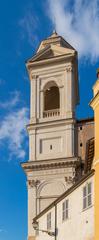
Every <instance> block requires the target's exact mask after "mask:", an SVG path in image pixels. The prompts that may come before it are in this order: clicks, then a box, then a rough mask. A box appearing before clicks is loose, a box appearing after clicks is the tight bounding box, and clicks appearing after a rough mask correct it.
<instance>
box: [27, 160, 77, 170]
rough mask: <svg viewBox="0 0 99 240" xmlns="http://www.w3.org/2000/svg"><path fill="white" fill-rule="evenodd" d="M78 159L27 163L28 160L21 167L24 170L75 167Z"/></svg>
mask: <svg viewBox="0 0 99 240" xmlns="http://www.w3.org/2000/svg"><path fill="white" fill-rule="evenodd" d="M78 163H79V162H78V160H77V159H75V160H71V161H70V160H69V161H68V160H67V161H61V162H53V163H42V161H41V163H39V164H37V163H35V164H31V163H30V164H29V162H28V163H27V164H24V166H23V168H24V170H33V171H37V170H47V169H48V170H49V169H56V168H64V167H76V166H77V165H78Z"/></svg>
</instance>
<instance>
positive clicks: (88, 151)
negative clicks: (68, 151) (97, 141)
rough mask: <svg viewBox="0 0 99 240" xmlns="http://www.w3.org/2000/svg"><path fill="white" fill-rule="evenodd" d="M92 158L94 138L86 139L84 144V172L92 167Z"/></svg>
mask: <svg viewBox="0 0 99 240" xmlns="http://www.w3.org/2000/svg"><path fill="white" fill-rule="evenodd" d="M93 158H94V138H91V139H89V140H88V141H87V144H86V159H85V172H86V173H87V172H89V171H90V170H91V168H92V162H93Z"/></svg>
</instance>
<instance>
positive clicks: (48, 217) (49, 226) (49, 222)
mask: <svg viewBox="0 0 99 240" xmlns="http://www.w3.org/2000/svg"><path fill="white" fill-rule="evenodd" d="M50 229H51V212H50V213H48V214H47V230H50Z"/></svg>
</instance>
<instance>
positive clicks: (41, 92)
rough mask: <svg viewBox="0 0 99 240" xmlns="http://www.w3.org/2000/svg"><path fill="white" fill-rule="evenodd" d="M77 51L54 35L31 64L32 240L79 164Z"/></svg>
mask: <svg viewBox="0 0 99 240" xmlns="http://www.w3.org/2000/svg"><path fill="white" fill-rule="evenodd" d="M77 62H78V58H77V51H76V50H75V49H74V48H73V47H72V46H71V45H70V44H69V43H67V42H66V41H65V40H64V39H63V38H62V37H61V36H59V35H58V34H57V33H56V32H54V33H53V34H52V35H51V36H50V37H49V38H47V39H46V40H44V41H42V42H41V44H40V46H39V48H38V50H37V52H36V54H35V55H34V56H33V57H32V58H31V59H29V60H28V61H27V63H26V67H27V70H28V74H29V78H30V89H31V94H30V122H29V125H28V126H27V130H28V134H29V160H28V161H27V162H26V163H23V164H22V167H23V169H24V171H25V173H26V175H27V183H28V184H27V187H28V240H30V239H31V240H32V239H33V236H34V230H33V227H32V219H33V217H34V216H35V215H36V214H38V213H39V212H40V211H42V210H43V209H44V208H45V207H46V206H48V205H49V204H50V203H51V202H52V201H54V200H55V199H56V198H57V197H59V195H60V194H62V193H63V192H64V191H66V189H67V188H69V187H70V186H71V184H72V183H73V179H74V177H75V173H76V166H77V165H78V163H79V158H78V157H77V154H76V152H77V149H76V132H75V124H76V120H75V108H76V105H77V104H78V102H79V90H78V64H77Z"/></svg>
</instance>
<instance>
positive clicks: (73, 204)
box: [36, 176, 94, 240]
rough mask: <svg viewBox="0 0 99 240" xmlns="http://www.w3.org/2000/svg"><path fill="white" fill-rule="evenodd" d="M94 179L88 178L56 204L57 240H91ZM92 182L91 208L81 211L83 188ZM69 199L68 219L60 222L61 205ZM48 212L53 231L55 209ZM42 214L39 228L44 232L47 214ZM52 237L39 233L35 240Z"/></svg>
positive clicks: (45, 239) (92, 235)
mask: <svg viewBox="0 0 99 240" xmlns="http://www.w3.org/2000/svg"><path fill="white" fill-rule="evenodd" d="M93 181H94V177H93V176H92V177H90V178H89V179H88V180H87V181H86V182H84V183H83V184H82V185H80V186H79V187H78V188H77V189H75V190H74V191H73V192H72V193H71V194H69V195H68V197H66V198H64V199H63V200H61V201H60V202H59V203H58V204H57V229H58V234H57V240H63V239H70V240H93V238H94V182H93ZM88 182H92V206H91V207H89V208H87V209H86V210H83V187H84V186H85V184H86V183H88ZM65 199H69V218H68V219H67V220H66V221H64V222H62V203H63V201H64V200H65ZM48 212H51V214H52V229H51V230H52V231H55V207H53V208H51V209H50V210H49V211H48ZM48 212H46V213H45V214H43V215H42V216H41V217H40V218H39V219H38V221H39V228H40V229H43V230H46V229H47V228H46V218H47V214H48ZM52 238H54V237H50V236H48V234H46V233H41V232H39V235H38V236H37V237H36V239H37V240H50V239H52Z"/></svg>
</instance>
